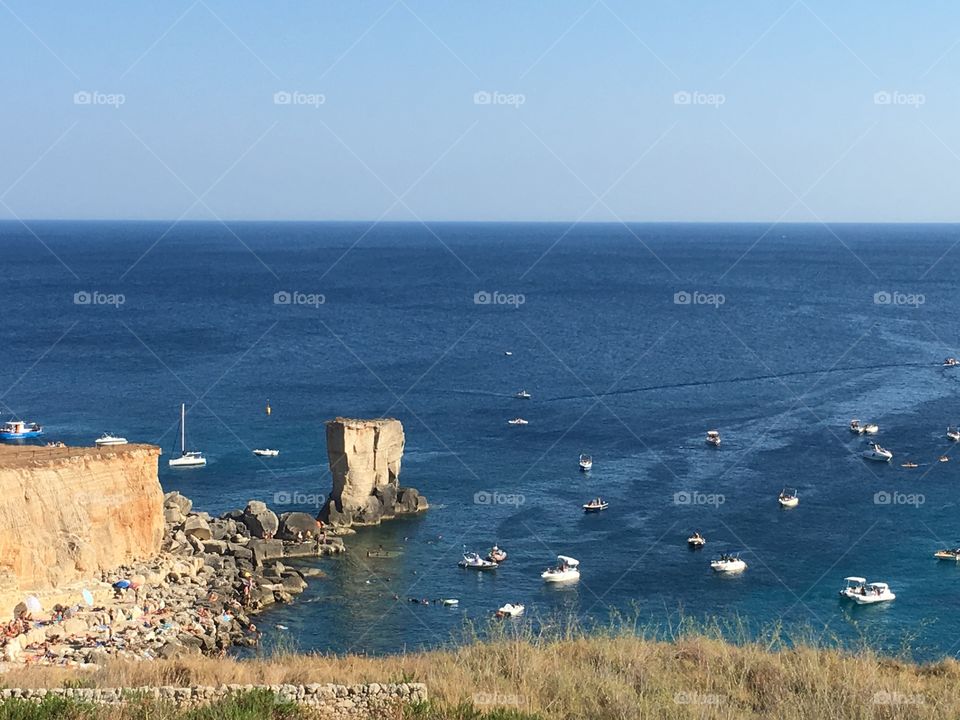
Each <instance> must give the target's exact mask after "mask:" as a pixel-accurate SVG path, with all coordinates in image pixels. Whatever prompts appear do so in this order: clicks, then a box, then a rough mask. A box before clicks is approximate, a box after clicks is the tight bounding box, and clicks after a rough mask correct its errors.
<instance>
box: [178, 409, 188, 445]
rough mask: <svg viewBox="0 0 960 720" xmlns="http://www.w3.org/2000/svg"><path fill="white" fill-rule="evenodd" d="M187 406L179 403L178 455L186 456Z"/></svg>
mask: <svg viewBox="0 0 960 720" xmlns="http://www.w3.org/2000/svg"><path fill="white" fill-rule="evenodd" d="M186 421H187V404H186V403H180V454H181V455H186V454H187V425H186Z"/></svg>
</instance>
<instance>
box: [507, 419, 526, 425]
mask: <svg viewBox="0 0 960 720" xmlns="http://www.w3.org/2000/svg"><path fill="white" fill-rule="evenodd" d="M507 424H508V425H529V424H530V422H529V421H528V420H524V419H523V418H520V417H518V418H514V419H513V420H507Z"/></svg>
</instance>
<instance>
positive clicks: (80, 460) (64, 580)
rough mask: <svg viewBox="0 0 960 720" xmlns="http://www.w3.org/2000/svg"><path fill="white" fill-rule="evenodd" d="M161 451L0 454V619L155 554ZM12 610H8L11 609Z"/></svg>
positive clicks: (159, 533) (0, 449)
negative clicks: (44, 595)
mask: <svg viewBox="0 0 960 720" xmlns="http://www.w3.org/2000/svg"><path fill="white" fill-rule="evenodd" d="M159 455H160V450H159V448H156V447H153V446H150V445H122V446H115V447H112V448H66V447H64V448H48V447H39V446H0V603H3V604H2V605H0V612H2V614H3V615H5V614H6V611H7V610H8V609H9V608H8V606H7V603H8V602H9V601H10V600H11V599H12V600H21V599H22V598H23V595H24V593H25V592H34V591H43V590H46V589H49V588H53V587H62V586H64V585H66V584H69V583H71V582H75V581H78V580H82V579H85V578H91V577H94V576H96V575H98V574H99V573H100V572H102V571H104V570H109V569H111V568H115V567H117V566H119V565H122V564H124V563H127V562H130V561H131V560H134V559H140V558H146V557H150V556H152V555H154V554H155V553H157V552H158V551H159V550H160V543H161V541H162V539H163V532H164V519H163V492H162V490H161V489H160V482H159V480H158V479H157V460H158V457H159ZM9 607H10V608H12V605H10V606H9Z"/></svg>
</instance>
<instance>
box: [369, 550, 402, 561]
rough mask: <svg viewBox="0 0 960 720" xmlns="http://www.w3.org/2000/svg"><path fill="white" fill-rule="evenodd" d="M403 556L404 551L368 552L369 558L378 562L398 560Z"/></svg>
mask: <svg viewBox="0 0 960 720" xmlns="http://www.w3.org/2000/svg"><path fill="white" fill-rule="evenodd" d="M401 555H403V551H402V550H384V549H383V548H378V549H377V550H367V557H368V558H375V559H377V560H389V559H391V558H397V557H400V556H401Z"/></svg>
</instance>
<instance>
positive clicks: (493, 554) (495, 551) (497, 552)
mask: <svg viewBox="0 0 960 720" xmlns="http://www.w3.org/2000/svg"><path fill="white" fill-rule="evenodd" d="M506 559H507V551H506V550H503V549H501V548H500V547H499V546H497V545H494V546H493V547H492V548H490V552H488V553H487V560H489V561H490V562H495V563H502V562H503V561H504V560H506Z"/></svg>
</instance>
